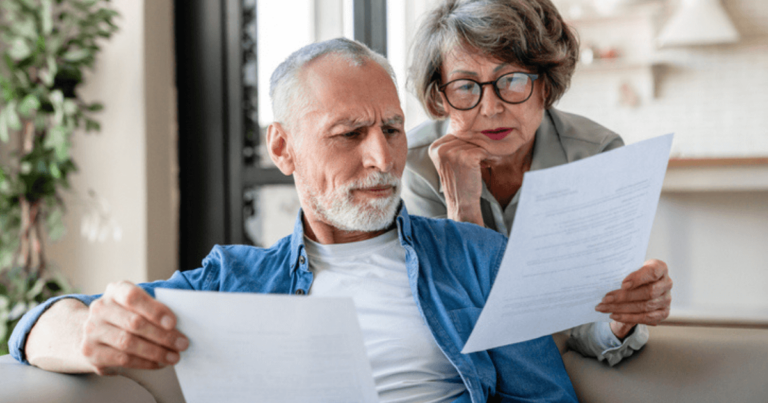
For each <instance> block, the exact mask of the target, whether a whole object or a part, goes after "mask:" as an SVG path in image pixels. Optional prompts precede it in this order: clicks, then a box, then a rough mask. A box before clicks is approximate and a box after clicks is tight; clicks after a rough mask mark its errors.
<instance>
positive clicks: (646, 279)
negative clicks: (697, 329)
mask: <svg viewBox="0 0 768 403" xmlns="http://www.w3.org/2000/svg"><path fill="white" fill-rule="evenodd" d="M671 289H672V279H671V278H669V273H668V270H667V264H666V263H664V262H662V261H661V260H655V259H652V260H649V261H647V262H645V264H643V267H641V268H640V269H639V270H637V271H635V272H632V273H630V274H629V275H628V276H627V277H626V278H625V279H624V281H623V282H622V283H621V289H619V290H615V291H611V292H609V293H608V294H605V297H603V300H602V302H600V304H599V305H597V307H595V310H596V311H599V312H603V313H610V314H611V316H610V317H611V319H613V320H614V322H611V330H612V331H613V333H614V334H615V335H616V337H618V338H619V339H623V338H624V337H626V336H627V335H628V334H629V332H630V331H632V329H633V328H634V327H635V325H637V324H639V323H642V324H646V325H651V326H656V325H657V324H658V323H659V322H661V321H662V320H664V319H666V318H667V317H668V316H669V305H670V303H671V302H672V295H671V294H670V290H671Z"/></svg>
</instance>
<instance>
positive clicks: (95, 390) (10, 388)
mask: <svg viewBox="0 0 768 403" xmlns="http://www.w3.org/2000/svg"><path fill="white" fill-rule="evenodd" d="M115 396H120V401H121V402H126V403H156V401H155V398H154V397H153V396H152V395H151V394H150V393H149V392H148V391H147V390H146V389H145V388H143V387H142V386H140V385H139V384H138V383H136V382H135V381H133V380H131V379H128V378H126V377H124V376H120V375H117V376H98V375H68V374H58V373H55V372H48V371H43V370H42V369H39V368H36V367H32V366H29V365H23V364H19V363H18V362H16V360H14V359H13V358H12V357H11V356H10V355H5V356H2V357H0V401H2V402H9V403H10V402H14V403H38V402H62V403H68V402H72V403H89V402H94V403H95V402H99V403H101V402H111V401H115Z"/></svg>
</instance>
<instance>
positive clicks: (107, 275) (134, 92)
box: [48, 0, 178, 293]
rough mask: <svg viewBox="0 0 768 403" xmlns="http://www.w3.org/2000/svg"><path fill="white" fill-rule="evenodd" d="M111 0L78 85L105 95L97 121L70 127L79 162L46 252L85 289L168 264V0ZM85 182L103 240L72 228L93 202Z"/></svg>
mask: <svg viewBox="0 0 768 403" xmlns="http://www.w3.org/2000/svg"><path fill="white" fill-rule="evenodd" d="M113 5H114V7H115V8H116V9H117V10H118V11H119V12H120V14H121V18H119V19H118V25H119V26H120V31H119V32H117V34H115V35H114V36H113V37H112V38H111V39H110V40H109V41H108V42H106V43H104V45H103V47H102V52H101V53H100V54H99V56H98V61H97V63H96V66H95V69H94V71H93V72H91V73H89V74H87V76H86V85H85V86H84V87H83V88H81V90H80V94H81V95H82V97H83V98H84V99H85V100H87V101H101V102H102V103H103V104H104V105H105V109H104V111H103V112H101V113H100V114H98V116H97V119H98V120H99V121H100V122H101V125H102V130H101V133H99V134H88V135H86V134H84V133H76V134H75V135H74V137H73V155H74V159H75V161H76V163H77V165H78V167H79V172H78V173H76V174H75V175H73V177H72V191H71V192H70V193H69V194H68V195H67V196H66V197H65V202H66V205H67V208H68V213H67V214H66V217H65V223H66V225H67V229H68V233H67V235H66V236H65V237H64V238H63V239H62V240H61V241H59V242H56V243H53V244H51V245H49V248H48V259H49V260H50V261H51V262H53V264H55V265H56V266H58V267H60V268H61V269H62V270H63V272H64V273H65V275H66V276H67V277H68V278H69V279H70V280H71V281H72V282H73V284H74V285H75V286H76V287H78V288H79V289H80V291H82V292H86V293H95V292H101V291H103V290H104V288H105V286H106V284H108V283H109V282H111V281H115V280H120V279H127V280H130V281H134V282H141V281H148V280H155V279H158V278H167V277H169V276H170V274H171V273H172V272H173V271H174V270H175V269H176V265H177V243H178V241H177V240H178V234H177V232H178V230H177V228H178V225H177V218H176V217H177V210H178V209H177V207H176V206H177V203H178V197H177V189H178V185H177V179H176V174H177V172H176V157H175V149H176V138H175V136H176V123H175V122H176V116H175V111H176V96H175V87H174V60H173V54H174V51H173V25H172V24H173V12H172V5H173V2H172V1H171V0H151V1H143V0H116V1H114V2H113ZM89 190H92V191H94V192H96V194H98V196H99V197H100V198H101V199H102V200H103V201H104V202H105V203H106V204H107V205H108V211H106V210H105V211H104V212H105V213H108V215H106V216H104V217H103V218H104V220H103V222H102V225H103V226H106V227H108V228H109V229H110V232H109V236H107V237H106V239H104V240H103V242H99V241H98V240H97V241H95V242H90V241H88V240H87V239H86V238H84V237H82V236H81V235H80V227H81V222H82V219H83V217H85V216H87V215H89V214H93V212H94V208H93V206H92V204H93V203H92V200H91V201H89V200H90V199H89V198H88V196H87V194H88V191H89ZM110 219H111V222H110ZM113 230H118V231H117V232H118V236H117V237H115V236H113V235H114V231H113Z"/></svg>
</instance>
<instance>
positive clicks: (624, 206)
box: [462, 134, 673, 354]
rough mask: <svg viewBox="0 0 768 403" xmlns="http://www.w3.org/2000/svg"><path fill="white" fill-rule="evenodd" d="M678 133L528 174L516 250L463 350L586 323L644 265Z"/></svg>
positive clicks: (511, 249) (513, 239) (600, 317)
mask: <svg viewBox="0 0 768 403" xmlns="http://www.w3.org/2000/svg"><path fill="white" fill-rule="evenodd" d="M672 137H673V135H672V134H667V135H664V136H659V137H655V138H652V139H650V140H645V141H642V142H638V143H635V144H632V145H629V146H626V147H621V148H618V149H616V150H613V151H609V152H606V153H602V154H598V155H595V156H593V157H590V158H586V159H583V160H580V161H576V162H573V163H570V164H566V165H561V166H557V167H553V168H549V169H544V170H539V171H531V172H527V173H526V174H525V178H524V180H523V185H522V188H521V194H520V202H519V204H518V207H517V213H516V217H515V221H514V225H513V227H512V232H511V233H510V237H509V243H508V244H507V250H506V251H505V253H504V258H503V260H502V263H501V267H500V268H499V273H498V275H497V277H496V281H495V283H494V285H493V288H492V289H491V293H490V296H489V298H488V301H487V302H486V304H485V307H484V308H483V311H482V313H481V314H480V317H479V319H478V321H477V323H476V325H475V327H474V329H473V330H472V334H470V336H469V339H468V340H467V343H466V345H465V346H464V349H463V350H462V353H465V354H467V353H472V352H476V351H482V350H487V349H491V348H495V347H499V346H503V345H507V344H512V343H518V342H522V341H526V340H531V339H534V338H537V337H541V336H544V335H547V334H552V333H555V332H559V331H561V330H564V329H568V328H572V327H574V326H578V325H581V324H584V323H590V322H597V321H605V322H607V321H610V318H609V317H608V314H604V313H600V312H596V311H595V306H597V304H599V303H600V301H601V299H602V298H603V296H605V294H606V293H607V292H609V291H611V290H616V289H619V288H621V283H622V280H623V279H624V278H625V277H626V276H627V275H628V274H629V273H631V272H633V271H634V270H637V269H638V268H640V267H641V266H642V265H643V261H644V259H645V254H646V250H647V248H648V240H649V238H650V234H651V227H652V225H653V219H654V216H655V215H656V206H657V205H658V202H659V195H660V194H661V186H662V183H663V182H664V174H665V173H666V169H667V162H668V161H669V153H670V149H671V146H672Z"/></svg>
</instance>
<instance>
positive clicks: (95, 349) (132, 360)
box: [83, 344, 161, 375]
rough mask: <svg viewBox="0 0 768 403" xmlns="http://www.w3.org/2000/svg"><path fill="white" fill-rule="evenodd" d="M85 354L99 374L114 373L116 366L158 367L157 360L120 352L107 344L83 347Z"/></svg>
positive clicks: (159, 366)
mask: <svg viewBox="0 0 768 403" xmlns="http://www.w3.org/2000/svg"><path fill="white" fill-rule="evenodd" d="M83 355H85V356H86V357H87V358H88V360H89V362H90V363H91V365H92V366H93V367H94V371H95V372H96V373H97V374H99V375H114V374H116V373H117V371H116V368H118V367H123V368H136V369H158V368H161V365H160V364H158V363H157V362H154V361H150V360H146V359H143V358H141V357H136V356H133V355H130V354H127V353H124V352H120V351H118V350H116V349H114V348H112V347H110V346H108V345H106V344H93V345H90V346H87V347H85V346H84V348H83Z"/></svg>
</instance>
